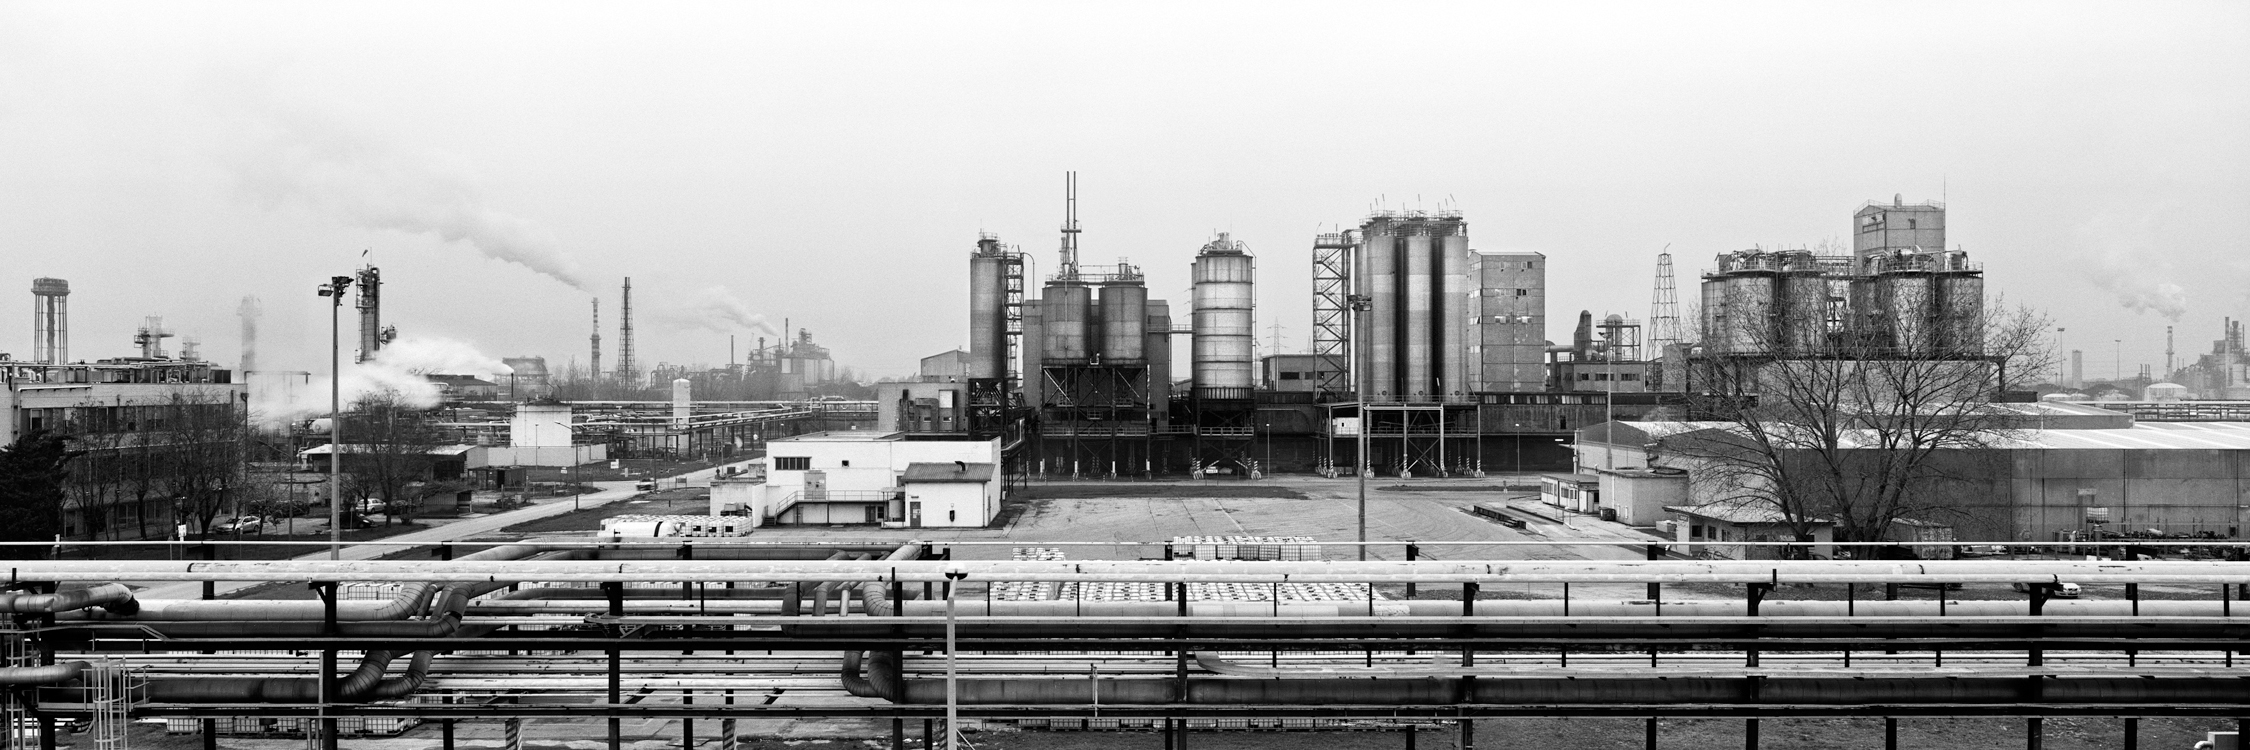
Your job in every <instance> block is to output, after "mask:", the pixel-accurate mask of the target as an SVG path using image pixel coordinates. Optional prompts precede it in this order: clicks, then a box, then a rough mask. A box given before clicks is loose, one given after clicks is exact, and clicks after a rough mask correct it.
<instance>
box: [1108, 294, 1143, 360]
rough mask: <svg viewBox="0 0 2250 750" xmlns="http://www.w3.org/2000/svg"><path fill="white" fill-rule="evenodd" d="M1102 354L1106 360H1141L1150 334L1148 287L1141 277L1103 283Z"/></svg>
mask: <svg viewBox="0 0 2250 750" xmlns="http://www.w3.org/2000/svg"><path fill="white" fill-rule="evenodd" d="M1101 305H1102V314H1101V325H1102V331H1101V355H1102V362H1103V363H1105V364H1138V363H1140V362H1142V361H1144V360H1145V358H1146V353H1145V352H1144V351H1143V350H1144V348H1145V347H1146V346H1147V344H1148V342H1147V340H1146V337H1147V334H1148V287H1146V286H1143V285H1142V284H1141V282H1140V281H1139V280H1133V281H1112V282H1109V283H1106V284H1103V285H1102V296H1101Z"/></svg>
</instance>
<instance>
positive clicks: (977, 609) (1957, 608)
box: [906, 599, 2250, 619]
mask: <svg viewBox="0 0 2250 750" xmlns="http://www.w3.org/2000/svg"><path fill="white" fill-rule="evenodd" d="M954 607H955V610H954V613H955V614H956V615H957V616H960V617H964V618H979V617H987V616H992V617H1081V616H1083V617H1176V616H1178V614H1179V604H1178V603H1177V602H1119V601H1098V602H1082V601H1075V600H1070V599H1057V600H1048V601H1012V602H1011V601H994V602H984V601H974V600H965V601H960V602H956V603H955V604H954ZM1564 609H1565V607H1564V604H1563V601H1562V600H1560V599H1499V600H1484V601H1478V602H1477V603H1476V615H1477V616H1479V617H1565V616H1570V617H1654V616H1657V614H1658V612H1657V608H1656V603H1655V602H1654V601H1647V600H1639V601H1587V600H1584V599H1574V600H1572V601H1571V602H1570V604H1569V606H1568V609H1569V612H1568V613H1565V612H1564ZM1940 610H1941V607H1940V606H1939V604H1938V602H1936V601H1931V600H1908V601H1880V600H1878V601H1860V602H1840V601H1787V600H1783V601H1775V600H1767V601H1764V602H1761V603H1760V604H1759V605H1758V613H1757V616H1758V617H1847V616H1849V617H1938V616H1940V614H1941V613H1940ZM1942 610H1943V613H1942V614H1943V616H1945V617H1947V618H1975V617H2027V616H2029V615H2030V614H2031V605H2030V604H2029V602H2026V601H2022V600H2014V601H2006V600H1971V601H1947V602H1946V603H1945V604H1944V606H1943V607H1942ZM2227 610H2228V607H2227V605H2225V604H2223V603H2221V602H2218V601H2214V600H2205V599H2164V600H2153V599H2152V600H2143V601H2141V602H2140V603H2139V605H2138V609H2137V610H2136V609H2135V605H2134V603H2133V602H2130V601H2121V600H2115V599H2049V600H2048V601H2047V603H2046V605H2045V606H2044V607H2043V608H2042V609H2041V611H2042V612H2043V613H2044V614H2045V615H2046V616H2049V617H2127V616H2133V615H2134V613H2135V612H2136V611H2137V612H2138V613H2139V615H2140V616H2143V617H2219V616H2221V615H2222V613H2225V612H2226V611H2227ZM1187 613H1188V615H1189V616H1190V617H1269V618H1270V617H1282V618H1292V617H1303V618H1314V617H1355V616H1359V617H1367V616H1372V617H1376V618H1383V617H1450V616H1455V615H1459V614H1461V603H1460V602H1457V601H1443V600H1411V601H1389V600H1381V599H1378V600H1375V601H1374V602H1372V603H1370V602H1368V601H1366V600H1360V601H1337V602H1282V603H1281V604H1280V606H1278V607H1277V606H1275V605H1274V603H1273V602H1270V601H1268V602H1237V601H1202V602H1189V603H1188V605H1187ZM906 615H907V616H908V617H942V616H944V615H945V606H944V603H943V602H923V601H916V602H907V603H906ZM2245 615H2250V609H2246V610H2245ZM1662 616H1663V617H1665V618H1667V619H1669V618H1676V617H1677V618H1689V617H1748V616H1750V612H1749V606H1748V605H1747V604H1746V603H1744V602H1742V601H1740V600H1693V601H1667V602H1665V603H1664V609H1663V613H1662Z"/></svg>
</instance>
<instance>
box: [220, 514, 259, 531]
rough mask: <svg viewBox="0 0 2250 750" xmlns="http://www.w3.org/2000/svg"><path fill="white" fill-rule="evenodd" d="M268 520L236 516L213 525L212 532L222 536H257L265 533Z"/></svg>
mask: <svg viewBox="0 0 2250 750" xmlns="http://www.w3.org/2000/svg"><path fill="white" fill-rule="evenodd" d="M265 528H266V519H263V518H259V517H257V516H235V517H233V518H229V519H226V520H224V521H220V522H218V523H214V524H212V525H211V530H212V531H214V532H217V533H221V534H256V533H258V532H260V531H264V530H265Z"/></svg>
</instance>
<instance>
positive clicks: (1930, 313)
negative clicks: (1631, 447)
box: [877, 178, 2250, 478]
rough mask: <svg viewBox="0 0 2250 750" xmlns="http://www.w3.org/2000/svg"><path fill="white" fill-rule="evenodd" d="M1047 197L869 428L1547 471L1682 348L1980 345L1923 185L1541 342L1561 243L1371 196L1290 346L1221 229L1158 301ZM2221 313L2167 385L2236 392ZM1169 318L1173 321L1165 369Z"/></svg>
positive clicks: (1328, 241) (2248, 365) (992, 255)
mask: <svg viewBox="0 0 2250 750" xmlns="http://www.w3.org/2000/svg"><path fill="white" fill-rule="evenodd" d="M1070 184H1071V185H1073V186H1074V185H1075V178H1072V182H1071V183H1070ZM1065 205H1066V208H1065V223H1064V225H1063V232H1062V235H1063V240H1062V253H1061V257H1060V261H1061V262H1060V264H1059V265H1058V266H1057V267H1056V271H1055V272H1054V273H1053V274H1052V275H1050V276H1048V277H1047V278H1045V279H1041V280H1035V279H1031V278H1029V277H1028V276H1027V271H1026V268H1027V267H1029V264H1028V262H1027V256H1026V255H1025V253H1023V252H1022V251H1021V250H1018V249H1016V248H1015V247H1014V246H1010V245H1006V244H1004V243H1002V242H1001V241H1000V239H999V238H998V237H997V236H995V235H992V234H985V235H982V236H980V237H979V239H978V240H977V242H976V244H975V247H974V249H973V250H972V251H971V252H970V253H969V256H970V257H969V266H970V268H969V270H970V295H969V297H970V314H969V322H970V336H969V342H968V346H967V347H966V349H965V350H963V351H961V352H958V353H956V352H948V353H947V354H946V355H943V356H941V357H939V358H937V359H940V360H942V361H943V362H945V363H947V364H946V366H948V367H950V366H952V363H955V362H958V363H959V366H960V372H961V373H962V374H963V377H961V378H960V380H962V381H963V382H959V383H951V382H943V381H950V380H953V379H955V378H954V376H952V375H946V376H943V377H936V378H926V379H925V382H921V383H907V384H897V385H895V386H891V385H886V386H885V388H886V390H885V391H884V393H885V394H886V395H884V396H880V397H879V399H878V400H879V401H882V402H883V404H882V406H881V407H880V408H882V409H883V412H882V413H883V416H882V417H881V418H879V419H878V420H877V421H878V424H879V426H881V427H884V428H895V429H901V430H906V431H908V432H915V431H932V432H948V431H961V432H969V433H974V434H978V435H982V436H990V437H1005V438H1007V439H1006V440H1005V441H1004V444H1005V445H1006V446H1007V447H1008V458H1007V462H1008V463H1007V466H1008V469H1009V471H1010V472H1011V474H1012V475H1013V476H1017V477H1019V478H1020V477H1023V476H1030V475H1037V476H1045V477H1086V478H1094V477H1125V476H1181V475H1196V476H1214V475H1215V476H1242V477H1247V476H1255V475H1258V474H1263V473H1272V472H1311V473H1323V474H1330V475H1334V474H1341V473H1349V472H1351V471H1353V470H1354V467H1357V466H1365V467H1367V468H1368V470H1369V471H1371V472H1373V473H1376V474H1381V475H1388V476H1463V475H1475V474H1480V473H1483V472H1493V471H1500V472H1522V471H1556V470H1568V469H1569V468H1570V466H1571V465H1572V464H1571V459H1570V455H1569V451H1568V442H1569V441H1570V440H1572V439H1573V437H1574V434H1575V432H1576V430H1578V429H1580V428H1582V427H1585V426H1587V425H1591V424H1596V423H1599V422H1603V421H1611V420H1633V419H1639V418H1642V417H1644V416H1646V415H1650V414H1659V413H1662V414H1679V413H1683V410H1684V409H1687V408H1689V400H1688V399H1687V398H1686V393H1687V392H1688V391H1689V390H1690V389H1693V388H1695V387H1696V385H1695V384H1694V383H1692V382H1689V381H1690V380H1691V377H1690V372H1691V368H1689V367H1687V366H1686V365H1687V363H1688V362H1690V361H1699V360H1730V361H1735V362H1751V363H1755V362H1771V361H1776V360H1787V359H1791V358H1803V357H1816V356H1818V357H1837V356H1845V357H1849V358H1860V359H1869V360H1875V359H1885V358H1913V359H1941V360H1956V359H1957V360H1960V361H1963V362H1979V363H1981V362H1984V361H1985V360H1986V359H1987V357H1986V356H1985V354H1984V351H1983V350H1984V341H1983V340H1982V336H1983V335H1984V328H1985V325H1986V322H1987V321H1986V320H1985V318H1984V316H1985V313H1986V309H1985V306H1986V299H1985V278H1984V269H1983V267H1982V265H1981V264H1979V263H1977V262H1975V261H1972V260H1971V259H1970V258H1969V255H1968V253H1967V251H1965V250H1962V249H1960V248H1958V247H1950V246H1948V245H1947V244H1946V235H1945V230H1946V210H1945V206H1944V204H1942V203H1938V202H1934V201H1931V202H1920V203H1909V202H1907V201H1905V200H1903V198H1902V197H1894V198H1893V199H1892V200H1890V201H1869V202H1867V203H1866V204H1864V205H1862V206H1860V207H1859V208H1858V209H1857V210H1856V211H1855V212H1854V213H1853V215H1852V222H1853V225H1852V226H1853V234H1852V237H1853V239H1852V242H1851V246H1850V250H1849V252H1844V251H1842V250H1840V249H1839V250H1812V249H1767V248H1753V249H1748V250H1742V251H1735V252H1729V253H1724V254H1720V255H1719V256H1717V258H1716V259H1715V260H1714V262H1713V264H1712V266H1711V267H1710V268H1709V270H1707V271H1706V272H1704V273H1703V274H1701V277H1700V279H1699V282H1700V284H1699V289H1698V290H1696V291H1695V292H1694V294H1695V295H1696V296H1697V297H1698V300H1699V302H1700V305H1699V306H1698V308H1697V310H1696V311H1695V312H1694V313H1693V314H1691V315H1686V316H1683V315H1682V313H1681V312H1680V305H1679V300H1678V297H1679V291H1678V290H1677V289H1676V287H1675V282H1674V276H1673V266H1672V255H1671V253H1670V252H1669V251H1667V252H1665V253H1662V254H1660V255H1659V256H1658V260H1657V266H1656V273H1655V283H1654V294H1653V299H1652V305H1651V310H1650V315H1649V318H1648V320H1647V321H1645V322H1644V321H1643V320H1640V319H1637V318H1634V317H1628V316H1625V315H1619V314H1606V315H1599V316H1597V315H1594V314H1592V313H1591V311H1582V312H1580V313H1579V314H1578V315H1577V316H1576V317H1577V321H1576V325H1575V326H1574V327H1573V329H1572V331H1571V332H1570V334H1571V335H1570V336H1569V337H1568V338H1566V339H1564V340H1561V341H1559V342H1558V341H1553V340H1550V339H1549V338H1548V335H1547V331H1546V323H1547V318H1548V315H1549V311H1548V309H1547V307H1548V296H1549V291H1548V289H1547V288H1546V287H1547V285H1546V279H1547V276H1548V273H1549V268H1550V264H1551V263H1554V262H1568V259H1567V258H1559V259H1556V258H1549V257H1547V256H1546V255H1544V254H1540V253H1532V252H1495V251H1482V250H1478V249H1475V248H1474V247H1473V246H1472V245H1471V241H1470V238H1469V234H1468V221H1467V219H1466V218H1465V217H1464V216H1463V215H1462V214H1461V213H1460V212H1459V211H1456V210H1450V209H1449V210H1438V211H1382V210H1378V211H1375V212H1373V213H1371V214H1369V215H1368V216H1366V217H1365V218H1364V219H1363V220H1362V221H1361V222H1360V223H1359V224H1358V225H1357V226H1355V227H1352V228H1349V229H1345V230H1341V231H1336V232H1327V233H1318V234H1317V235H1316V236H1315V237H1314V238H1313V242H1312V248H1311V250H1312V252H1311V254H1310V256H1311V264H1310V266H1311V267H1310V271H1311V277H1312V278H1311V280H1312V295H1311V296H1312V303H1313V304H1312V312H1313V331H1312V335H1311V342H1310V347H1309V350H1307V351H1301V352H1283V351H1272V352H1258V351H1257V350H1256V348H1255V340H1254V338H1255V336H1254V334H1255V331H1256V330H1257V328H1256V317H1255V316H1256V307H1257V304H1256V297H1257V281H1258V278H1257V273H1256V271H1257V263H1256V260H1257V259H1256V257H1255V256H1254V255H1253V254H1252V253H1250V252H1249V249H1248V245H1247V244H1246V243H1244V242H1242V241H1240V240H1239V239H1237V238H1235V237H1233V236H1232V235H1227V234H1221V235H1219V236H1218V237H1217V238H1216V239H1215V240H1212V241H1210V242H1208V243H1207V244H1205V245H1203V246H1202V247H1201V248H1200V249H1199V250H1197V251H1196V252H1195V254H1194V255H1193V257H1192V260H1191V261H1190V262H1191V263H1192V266H1191V277H1192V279H1193V284H1194V286H1193V292H1192V297H1191V299H1190V300H1189V301H1188V303H1187V305H1186V306H1185V309H1176V307H1175V305H1173V304H1170V303H1167V302H1165V301H1163V300H1155V299H1150V298H1149V295H1148V292H1147V286H1146V282H1145V281H1144V279H1143V277H1142V275H1141V271H1140V268H1139V267H1137V266H1135V265H1133V264H1131V263H1128V262H1120V263H1118V264H1116V265H1099V266H1095V265H1082V264H1081V263H1080V262H1079V260H1078V248H1079V244H1078V243H1079V239H1080V236H1081V230H1080V228H1079V226H1078V224H1077V220H1076V196H1075V191H1074V190H1069V191H1067V194H1066V202H1065ZM1179 319H1185V320H1184V323H1185V324H1184V325H1179V324H1174V323H1173V322H1172V321H1174V320H1179ZM2228 325H2229V329H2228V334H2227V336H2226V337H2223V338H2222V339H2221V340H2220V341H2219V342H2218V343H2217V344H2215V345H2214V346H2213V350H2214V352H2213V353H2212V354H2210V355H2204V356H2202V357H2200V358H2199V359H2198V360H2197V361H2196V362H2193V363H2188V364H2186V365H2185V366H2183V367H2181V368H2179V369H2178V370H2176V371H2175V377H2178V378H2180V379H2182V380H2183V382H2184V381H2189V380H2192V381H2194V382H2192V383H2186V390H2185V391H2182V393H2186V394H2189V395H2191V396H2193V395H2199V394H2202V393H2205V392H2209V393H2211V394H2214V395H2212V396H2209V397H2208V398H2226V397H2229V394H2232V393H2234V391H2229V390H2228V388H2230V387H2231V388H2234V389H2236V390H2244V389H2250V385H2244V384H2245V382H2246V379H2250V375H2246V374H2245V373H2250V356H2246V355H2245V354H2244V353H2243V351H2244V349H2243V347H2242V345H2241V344H2240V343H2239V342H2240V340H2241V334H2240V324H2239V323H2236V322H2233V321H2229V323H2228ZM1173 336H1187V337H1190V345H1189V346H1188V347H1187V348H1186V351H1187V352H1189V357H1190V361H1189V362H1188V363H1186V366H1185V367H1182V368H1177V371H1176V370H1175V368H1174V367H1173V366H1172V363H1171V362H1169V361H1168V356H1167V355H1168V354H1169V353H1170V352H1171V350H1172V346H1171V341H1172V339H1171V338H1170V337H1173ZM1980 366H1982V365H1980ZM943 372H952V371H951V370H943ZM1175 377H1180V378H1183V379H1181V380H1179V381H1177V382H1176V383H1175V382H1174V381H1173V380H1172V379H1173V378H1175ZM931 381H938V382H931ZM2159 390H2162V389H2159ZM2163 392H2164V393H2167V394H2172V393H2174V392H2173V391H2163ZM946 393H952V394H955V395H944V394H946ZM2031 397H2032V396H2031V395H2030V394H2028V393H2009V394H1995V398H1999V399H2002V400H2022V399H2028V398H2031ZM886 399H887V400H886ZM956 413H957V414H958V415H959V416H958V418H957V419H956V417H955V416H954V415H955V414H956ZM1360 431H1365V432H1366V434H1367V436H1368V438H1369V439H1368V441H1367V451H1368V454H1367V455H1366V456H1364V457H1360V456H1357V455H1355V454H1356V452H1357V450H1358V446H1359V441H1358V437H1359V432H1360Z"/></svg>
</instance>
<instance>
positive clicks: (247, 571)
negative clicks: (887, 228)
mask: <svg viewBox="0 0 2250 750" xmlns="http://www.w3.org/2000/svg"><path fill="white" fill-rule="evenodd" d="M948 568H952V569H955V570H957V571H959V572H960V573H964V574H966V579H965V580H967V581H970V582H990V581H1042V582H1043V581H1061V582H1070V581H1151V582H1162V581H1172V582H1178V581H1188V582H1239V583H1409V582H1413V583H1424V584H1429V583H1463V582H1475V583H1484V584H1505V583H1731V584H1745V583H1768V584H1788V583H1931V582H1943V583H2059V582H2071V583H2079V584H2095V583H2143V584H2158V583H2173V584H2222V583H2226V584H2241V583H2250V566H2244V565H2242V564H2240V563H2226V562H2184V561H2156V562H2088V561H2039V562H2015V561H1940V562H1881V561H1866V562H1860V561H1674V560H1660V561H1494V562H1448V561H1414V562H1404V561H1392V562H1341V561H1337V562H1248V561H1080V562H1069V561H1054V562H1032V561H974V560H959V561H943V562H939V561H915V560H898V559H883V560H868V561H774V560H740V561H718V560H701V559H697V560H634V561H579V562H545V561H507V562H495V561H481V560H456V561H450V562H405V561H381V562H311V561H263V562H176V561H65V562H54V561H28V562H22V563H18V564H17V566H16V567H14V568H12V569H11V574H12V575H13V576H14V580H15V581H49V582H79V581H116V580H144V581H315V580H340V581H399V582H416V583H420V582H440V583H456V582H521V581H533V582H666V581H671V582H678V581H702V582H808V583H809V582H845V583H852V582H857V583H868V582H889V581H894V580H895V581H902V582H912V583H923V582H932V583H934V582H941V581H945V580H948V577H947V575H946V574H947V570H948Z"/></svg>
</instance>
